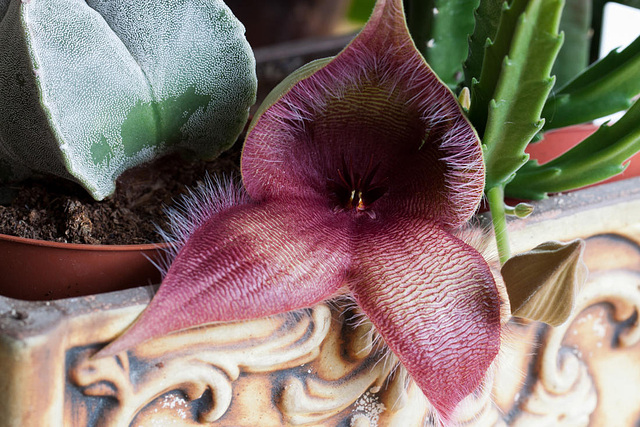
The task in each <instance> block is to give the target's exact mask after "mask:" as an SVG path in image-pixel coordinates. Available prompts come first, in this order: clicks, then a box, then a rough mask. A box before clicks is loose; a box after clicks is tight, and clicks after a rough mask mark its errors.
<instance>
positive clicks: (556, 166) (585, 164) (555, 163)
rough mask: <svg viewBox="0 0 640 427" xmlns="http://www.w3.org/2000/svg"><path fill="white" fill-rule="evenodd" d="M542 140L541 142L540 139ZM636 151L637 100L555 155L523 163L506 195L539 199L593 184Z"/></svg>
mask: <svg viewBox="0 0 640 427" xmlns="http://www.w3.org/2000/svg"><path fill="white" fill-rule="evenodd" d="M542 143H544V142H542ZM638 151H640V101H636V102H635V103H634V104H633V106H632V107H631V108H630V109H629V110H628V111H627V112H626V114H625V115H624V116H623V117H622V118H621V119H620V120H619V121H617V122H616V123H614V124H613V125H611V126H607V125H603V126H601V127H600V129H598V131H597V132H595V133H594V134H592V135H591V136H589V137H587V138H586V139H585V140H584V141H582V142H581V143H580V144H578V145H576V146H575V147H574V148H572V149H571V150H569V151H567V152H566V153H564V154H563V155H561V156H559V157H558V158H556V159H554V160H552V161H550V162H548V163H545V164H543V165H539V164H538V163H537V162H535V161H531V162H529V163H527V164H526V165H525V166H524V167H523V168H522V169H520V170H519V171H518V174H517V176H516V177H515V179H514V180H513V181H512V182H510V183H509V185H507V188H506V191H507V195H509V196H511V197H519V198H526V199H542V198H545V197H546V196H547V194H548V193H557V192H560V191H568V190H573V189H576V188H580V187H584V186H586V185H591V184H595V183H597V182H600V181H603V180H605V179H607V178H610V177H612V176H614V175H617V174H619V173H621V172H622V171H624V169H625V167H626V165H625V164H624V163H625V161H626V160H628V159H629V158H630V157H631V156H633V155H634V154H636V153H637V152H638Z"/></svg>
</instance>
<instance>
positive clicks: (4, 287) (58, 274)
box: [0, 234, 164, 301]
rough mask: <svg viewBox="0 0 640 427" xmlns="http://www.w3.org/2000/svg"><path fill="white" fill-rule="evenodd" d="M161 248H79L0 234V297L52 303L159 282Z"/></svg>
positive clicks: (78, 246)
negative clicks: (158, 266) (53, 301)
mask: <svg viewBox="0 0 640 427" xmlns="http://www.w3.org/2000/svg"><path fill="white" fill-rule="evenodd" d="M163 246H164V245H153V244H150V245H113V246H109V245H82V244H72V243H56V242H45V241H41V240H33V239H24V238H21V237H14V236H7V235H3V234H0V259H1V260H2V262H1V263H0V295H2V296H5V297H9V298H15V299H23V300H30V301H37V300H54V299H60V298H68V297H75V296H83V295H91V294H98V293H103V292H111V291H118V290H122V289H127V288H132V287H135V286H141V285H148V284H151V283H159V281H160V273H159V271H158V269H157V268H156V267H155V266H154V265H153V263H152V262H151V261H150V259H152V260H155V261H157V260H159V259H160V256H161V252H160V251H159V248H161V247H163Z"/></svg>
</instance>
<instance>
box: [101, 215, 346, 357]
mask: <svg viewBox="0 0 640 427" xmlns="http://www.w3.org/2000/svg"><path fill="white" fill-rule="evenodd" d="M339 226H340V224H339V219H337V218H336V215H334V214H333V213H332V212H330V211H327V210H322V209H318V208H317V207H310V206H300V208H299V209H291V207H290V206H287V205H280V204H277V203H270V204H255V203H250V204H243V205H240V206H235V207H232V208H229V209H226V210H223V211H221V212H219V213H217V214H216V215H214V216H213V217H212V218H210V220H208V221H207V222H205V223H204V224H203V225H202V226H201V227H200V228H198V229H197V230H196V231H195V232H193V233H192V234H191V236H190V237H189V239H188V240H187V242H186V244H185V246H184V247H183V248H182V249H181V250H180V252H179V253H178V255H177V257H176V259H175V260H174V262H173V264H172V265H171V267H170V268H169V271H168V272H167V275H166V277H165V278H164V280H163V282H162V285H161V286H160V289H159V290H158V293H157V294H156V295H155V297H154V298H153V300H152V301H151V303H150V304H149V306H148V307H147V309H146V310H145V311H144V312H143V313H142V315H141V316H140V317H139V319H138V320H137V321H136V323H135V324H134V325H133V326H132V327H131V328H130V329H129V330H127V331H126V332H125V333H124V335H122V336H121V337H120V338H118V339H117V340H116V341H114V342H113V343H112V344H110V345H109V346H108V347H105V348H104V349H103V350H101V351H100V353H98V357H103V356H108V355H114V354H117V353H119V352H120V351H123V350H126V349H128V348H130V347H133V346H135V345H136V344H138V343H140V342H143V341H146V340H148V339H151V338H154V337H157V336H161V335H165V334H167V333H170V332H173V331H177V330H180V329H185V328H189V327H193V326H198V325H202V324H205V323H211V322H217V321H232V320H243V319H252V318H259V317H264V316H269V315H273V314H278V313H282V312H286V311H290V310H295V309H299V308H303V307H309V306H312V305H314V304H317V303H319V302H321V301H323V300H325V299H327V298H328V297H330V296H331V295H332V294H334V293H335V292H336V291H337V290H338V289H339V288H340V287H341V286H342V285H343V284H344V277H345V271H346V269H347V268H348V266H349V263H350V257H349V255H348V250H347V247H348V244H347V242H348V239H347V238H346V236H345V235H344V231H343V230H341V229H340V228H339Z"/></svg>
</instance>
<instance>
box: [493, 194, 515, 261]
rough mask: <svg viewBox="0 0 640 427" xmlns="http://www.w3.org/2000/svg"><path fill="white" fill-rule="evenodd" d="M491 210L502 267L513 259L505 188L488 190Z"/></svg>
mask: <svg viewBox="0 0 640 427" xmlns="http://www.w3.org/2000/svg"><path fill="white" fill-rule="evenodd" d="M487 199H488V201H489V209H490V210H491V220H492V222H493V231H494V233H495V237H496V245H497V246H498V255H499V257H500V265H503V264H504V263H505V262H507V260H508V259H509V258H511V247H510V245H509V234H508V232H507V215H506V211H505V205H504V187H502V186H501V185H496V186H495V187H491V188H490V189H488V190H487Z"/></svg>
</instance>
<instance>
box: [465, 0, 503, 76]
mask: <svg viewBox="0 0 640 427" xmlns="http://www.w3.org/2000/svg"><path fill="white" fill-rule="evenodd" d="M503 3H504V0H480V4H479V5H478V9H477V10H476V11H475V12H474V16H475V27H474V30H473V34H471V37H469V52H468V56H467V59H466V61H465V62H464V66H463V69H464V82H465V86H466V87H468V88H470V87H471V85H472V83H473V79H476V80H479V79H480V73H481V71H482V61H483V59H484V50H485V47H486V46H487V43H489V44H490V43H491V40H494V39H495V36H496V32H497V31H498V24H499V22H500V14H501V12H502V7H503Z"/></svg>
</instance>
